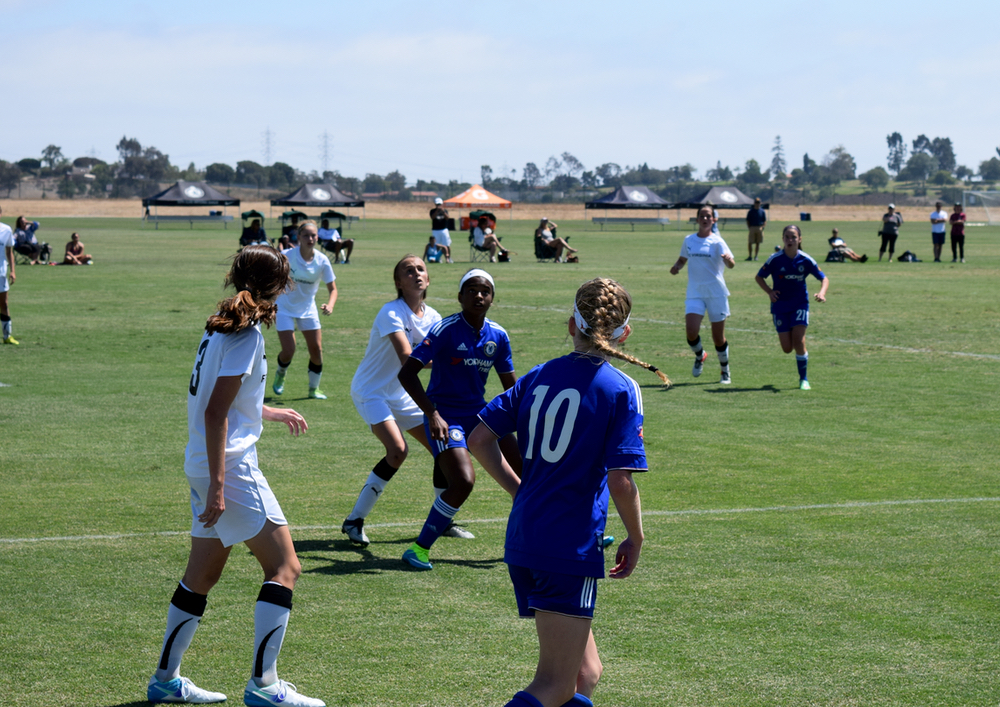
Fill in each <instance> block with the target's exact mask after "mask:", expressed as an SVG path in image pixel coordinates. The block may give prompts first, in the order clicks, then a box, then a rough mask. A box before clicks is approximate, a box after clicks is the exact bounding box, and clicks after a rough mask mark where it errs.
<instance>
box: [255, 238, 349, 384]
mask: <svg viewBox="0 0 1000 707" xmlns="http://www.w3.org/2000/svg"><path fill="white" fill-rule="evenodd" d="M298 238H299V244H298V246H296V247H294V248H289V249H288V250H286V251H284V253H285V256H286V257H287V258H288V263H289V266H290V267H291V270H292V286H291V287H290V288H289V289H288V291H286V292H283V293H282V294H281V296H280V297H278V301H277V304H278V318H277V324H276V326H275V328H276V329H277V330H278V341H279V342H281V352H280V353H279V354H278V370H277V371H275V373H274V384H273V385H272V386H271V390H273V391H274V394H275V395H281V394H282V393H284V392H285V374H286V373H287V372H288V367H289V366H290V365H292V356H294V355H295V328H296V327H298V329H299V331H301V332H302V338H303V339H305V340H306V348H307V349H308V350H309V397H310V398H315V399H317V400H326V395H325V394H324V393H323V391H322V390H320V389H319V383H320V379H321V378H322V377H323V330H322V329H321V328H320V323H319V312H322V313H323V314H324V316H326V315H329V314H330V313H331V312H333V307H334V305H335V304H337V283H336V280H337V276H336V275H334V274H333V266H332V265H330V259H329V258H327V257H326V256H325V255H323V254H322V253H320V252H319V251H318V250H316V242H317V240H318V238H319V231H318V230H317V228H316V222H315V221H312V220H309V221H303V222H302V223H301V224H300V225H299V227H298ZM320 281H322V282H325V283H326V291H327V295H328V296H327V300H326V302H325V303H324V304H323V305H321V306H320V308H319V310H318V311H317V309H316V292H317V291H318V290H319V283H320Z"/></svg>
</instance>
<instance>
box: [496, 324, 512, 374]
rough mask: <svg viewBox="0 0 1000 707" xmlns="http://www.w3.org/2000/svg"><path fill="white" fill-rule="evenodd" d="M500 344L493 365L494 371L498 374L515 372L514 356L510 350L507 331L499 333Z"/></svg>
mask: <svg viewBox="0 0 1000 707" xmlns="http://www.w3.org/2000/svg"><path fill="white" fill-rule="evenodd" d="M497 334H498V335H499V336H498V338H499V342H498V343H497V357H496V360H495V361H494V363H493V370H495V371H496V372H497V373H513V372H514V354H513V352H512V351H511V349H510V337H509V336H508V335H507V332H506V331H498V332H497Z"/></svg>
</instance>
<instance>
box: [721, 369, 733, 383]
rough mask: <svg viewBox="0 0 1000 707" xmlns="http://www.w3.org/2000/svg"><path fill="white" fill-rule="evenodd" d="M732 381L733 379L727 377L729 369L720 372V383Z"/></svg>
mask: <svg viewBox="0 0 1000 707" xmlns="http://www.w3.org/2000/svg"><path fill="white" fill-rule="evenodd" d="M732 382H733V379H732V378H730V377H729V371H723V372H722V378H720V379H719V384H720V385H729V384H730V383H732Z"/></svg>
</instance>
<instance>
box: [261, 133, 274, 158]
mask: <svg viewBox="0 0 1000 707" xmlns="http://www.w3.org/2000/svg"><path fill="white" fill-rule="evenodd" d="M260 151H261V153H262V154H263V155H264V165H265V166H268V165H270V164H271V155H272V154H274V133H273V132H271V126H270V125H269V126H268V127H267V130H265V131H264V132H262V133H261V134H260Z"/></svg>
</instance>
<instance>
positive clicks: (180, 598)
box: [156, 583, 207, 682]
mask: <svg viewBox="0 0 1000 707" xmlns="http://www.w3.org/2000/svg"><path fill="white" fill-rule="evenodd" d="M206 601H207V598H206V597H205V596H204V595H201V594H195V593H194V592H192V591H191V590H189V589H188V588H187V587H185V586H184V584H183V583H180V584H178V586H177V590H176V591H175V592H174V596H173V598H172V599H171V600H170V608H169V609H168V610H167V630H166V631H165V632H164V634H163V648H162V649H161V650H160V662H159V663H158V664H157V666H156V679H157V680H159V681H160V682H170V681H171V680H173V679H174V678H176V677H178V676H179V675H180V674H181V659H182V658H183V657H184V652H185V651H186V650H187V649H188V646H190V645H191V640H192V639H193V638H194V632H195V631H197V630H198V625H199V624H200V623H201V617H202V615H203V614H204V613H205V603H206ZM178 605H180V606H178ZM181 606H183V607H184V608H183V609H182V608H180V607H181Z"/></svg>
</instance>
